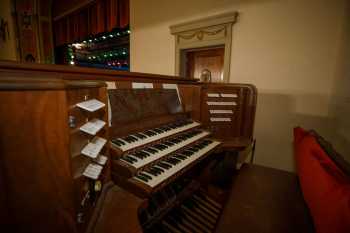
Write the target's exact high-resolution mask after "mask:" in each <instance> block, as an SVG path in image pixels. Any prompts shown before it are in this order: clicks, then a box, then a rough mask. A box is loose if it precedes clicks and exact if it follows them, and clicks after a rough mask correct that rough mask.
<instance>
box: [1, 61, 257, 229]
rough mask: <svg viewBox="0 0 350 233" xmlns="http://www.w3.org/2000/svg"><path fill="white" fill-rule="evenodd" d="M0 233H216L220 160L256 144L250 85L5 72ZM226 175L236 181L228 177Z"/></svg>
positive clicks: (58, 69) (37, 68)
mask: <svg viewBox="0 0 350 233" xmlns="http://www.w3.org/2000/svg"><path fill="white" fill-rule="evenodd" d="M0 72H1V79H0V97H1V103H0V112H1V114H0V119H1V121H2V126H1V131H0V132H1V135H0V146H1V154H0V188H1V190H5V192H3V191H2V192H1V193H0V208H1V210H0V213H1V215H0V217H1V218H0V219H1V220H0V223H1V226H4V227H3V229H6V230H7V231H5V232H36V233H38V232H54V233H55V232H57V233H58V232H67V233H70V232H74V233H75V232H77V233H78V232H79V233H80V232H87V233H102V232H108V233H113V232H118V233H124V232H125V233H141V232H145V233H147V232H149V233H155V232H176V233H177V232H186V233H187V232H208V233H209V232H215V229H216V225H217V224H218V221H219V219H220V215H221V213H222V210H223V208H224V206H225V200H226V197H227V194H228V193H229V189H228V188H227V187H220V185H217V184H215V180H216V179H215V171H216V170H218V169H220V161H221V160H223V157H222V154H223V152H224V151H225V150H240V149H242V148H246V147H248V146H249V145H250V144H251V143H252V140H253V126H254V117H255V107H256V96H257V92H256V89H255V87H254V86H252V85H248V84H213V83H199V82H198V81H197V80H195V79H184V78H181V77H172V76H162V75H148V74H142V73H131V72H117V71H106V70H96V69H89V68H75V67H63V66H56V65H38V64H32V65H27V64H17V63H11V62H1V63H0ZM232 172H233V171H232Z"/></svg>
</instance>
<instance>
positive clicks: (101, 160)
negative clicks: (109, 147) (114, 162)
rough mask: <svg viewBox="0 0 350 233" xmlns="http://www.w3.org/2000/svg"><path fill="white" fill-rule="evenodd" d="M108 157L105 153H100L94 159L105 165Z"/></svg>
mask: <svg viewBox="0 0 350 233" xmlns="http://www.w3.org/2000/svg"><path fill="white" fill-rule="evenodd" d="M107 160H108V158H107V156H104V155H101V154H100V155H99V156H98V157H97V158H96V159H94V161H95V162H96V163H98V164H100V165H102V166H103V165H105V164H106V162H107Z"/></svg>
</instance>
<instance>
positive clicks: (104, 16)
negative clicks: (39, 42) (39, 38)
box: [54, 0, 129, 46]
mask: <svg viewBox="0 0 350 233" xmlns="http://www.w3.org/2000/svg"><path fill="white" fill-rule="evenodd" d="M128 25H129V0H96V1H94V2H93V3H92V4H89V5H88V6H86V7H84V8H83V9H79V10H78V11H75V12H73V13H71V14H69V15H67V16H65V17H62V18H60V19H58V20H56V21H54V36H55V45H56V46H59V45H63V44H66V43H72V42H74V41H80V40H82V39H84V38H86V37H88V36H92V35H96V34H98V33H101V32H106V31H111V30H112V29H114V28H124V27H126V26H128Z"/></svg>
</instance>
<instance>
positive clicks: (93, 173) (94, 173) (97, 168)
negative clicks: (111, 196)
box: [83, 163, 103, 180]
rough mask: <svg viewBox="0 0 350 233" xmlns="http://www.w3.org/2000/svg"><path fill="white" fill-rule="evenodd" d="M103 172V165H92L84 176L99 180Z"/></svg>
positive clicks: (85, 171) (86, 169)
mask: <svg viewBox="0 0 350 233" xmlns="http://www.w3.org/2000/svg"><path fill="white" fill-rule="evenodd" d="M102 170H103V167H102V166H101V165H98V164H95V163H90V164H89V165H88V166H87V167H86V168H85V170H84V172H83V175H84V176H86V177H88V178H91V179H94V180H96V179H98V177H99V176H100V174H101V171H102Z"/></svg>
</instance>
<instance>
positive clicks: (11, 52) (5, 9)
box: [0, 0, 16, 60]
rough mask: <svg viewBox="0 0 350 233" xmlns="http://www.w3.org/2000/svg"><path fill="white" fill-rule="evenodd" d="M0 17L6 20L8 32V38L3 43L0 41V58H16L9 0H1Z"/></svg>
mask: <svg viewBox="0 0 350 233" xmlns="http://www.w3.org/2000/svg"><path fill="white" fill-rule="evenodd" d="M0 17H1V18H3V19H4V20H5V21H7V22H8V26H9V32H10V38H9V39H8V40H7V41H6V42H5V43H4V42H3V41H0V60H16V39H15V34H14V31H13V29H14V27H13V19H12V16H11V0H2V1H1V6H0Z"/></svg>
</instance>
